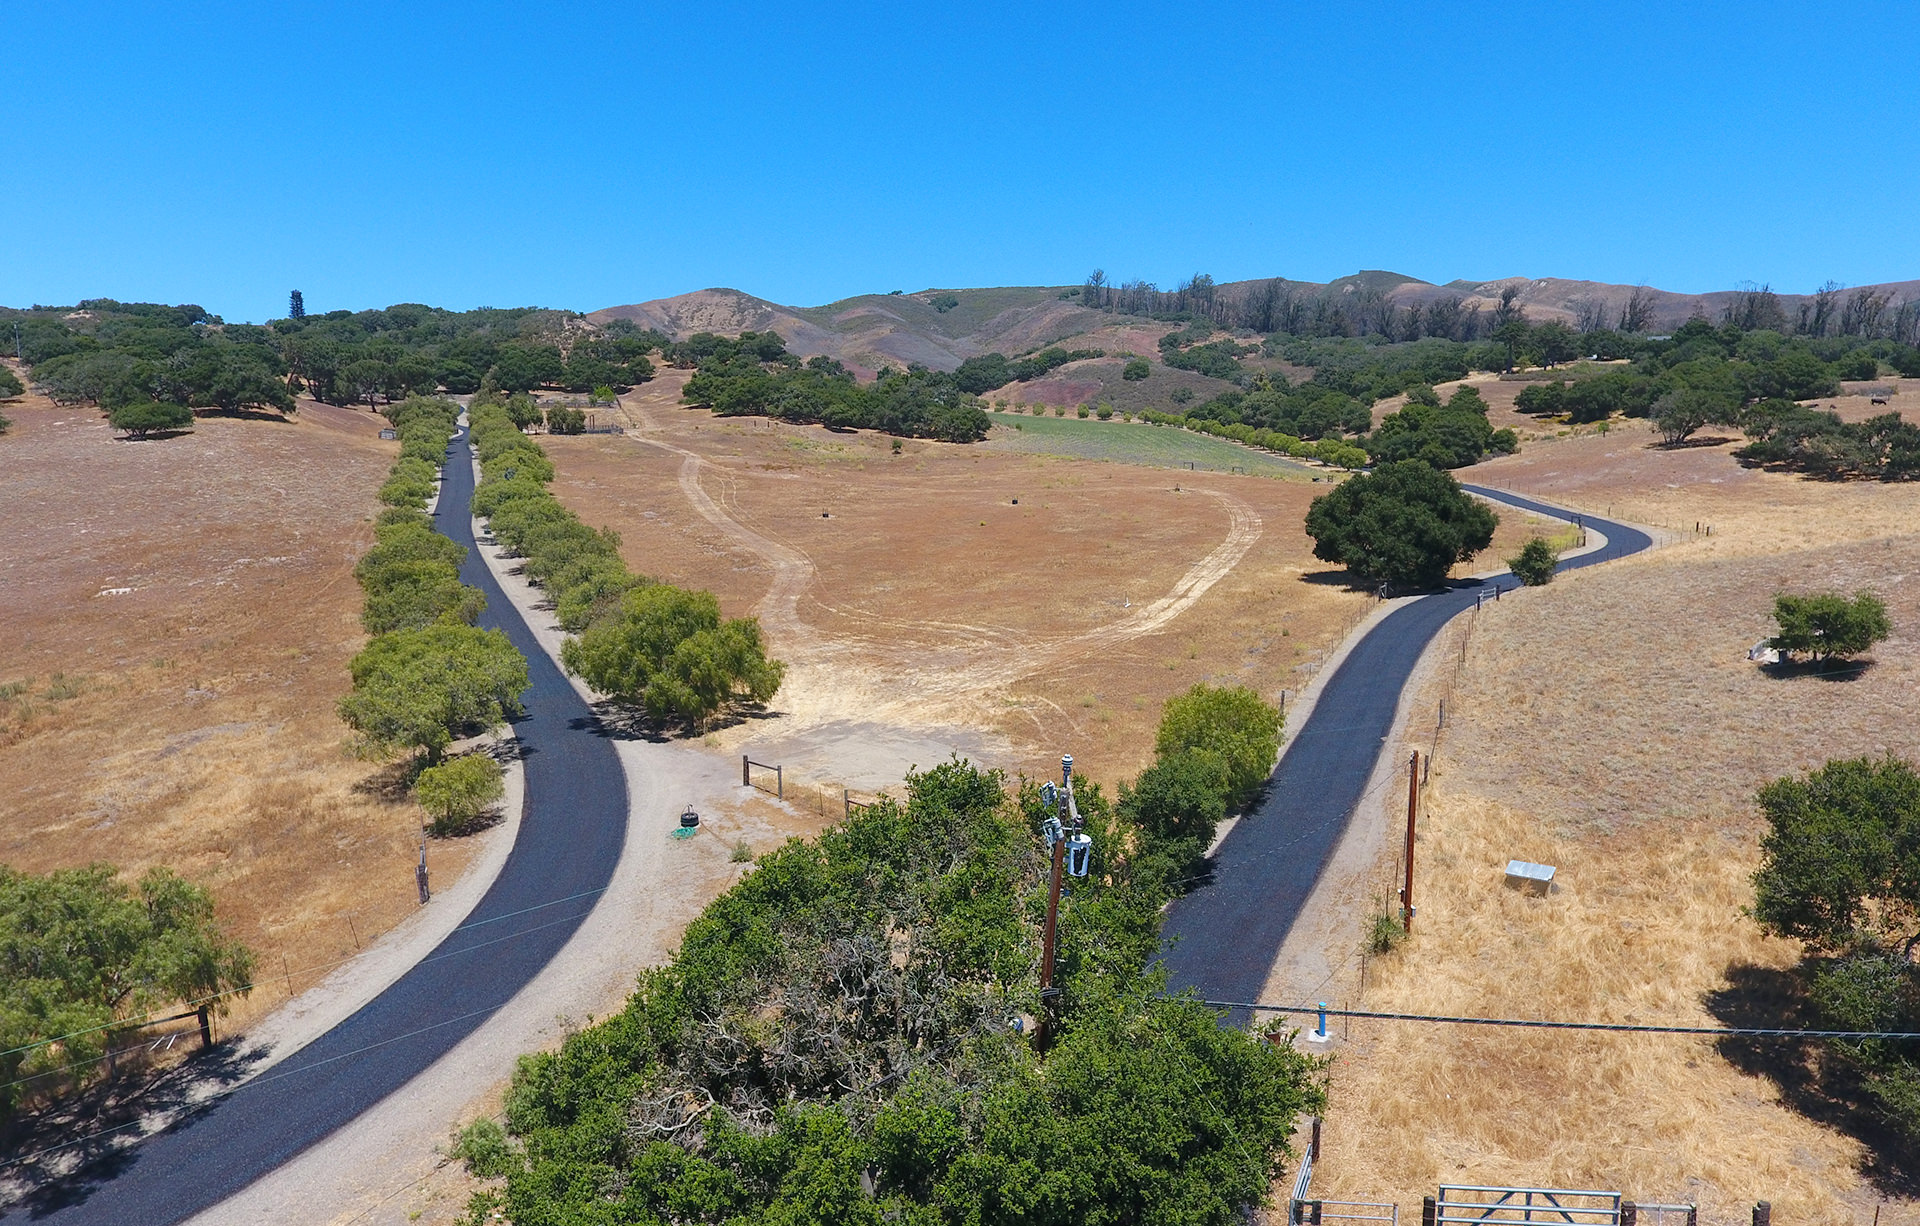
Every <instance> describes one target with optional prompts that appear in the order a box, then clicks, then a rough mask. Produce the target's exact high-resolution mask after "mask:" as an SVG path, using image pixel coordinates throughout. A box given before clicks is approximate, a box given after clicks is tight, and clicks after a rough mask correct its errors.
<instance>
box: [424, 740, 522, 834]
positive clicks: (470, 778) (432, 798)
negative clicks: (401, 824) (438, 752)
mask: <svg viewBox="0 0 1920 1226" xmlns="http://www.w3.org/2000/svg"><path fill="white" fill-rule="evenodd" d="M413 795H414V799H416V800H418V801H419V802H420V807H421V808H422V809H425V810H426V811H427V816H428V817H430V818H432V819H433V832H434V833H435V834H442V835H444V834H458V833H460V832H462V831H464V830H466V829H467V828H468V827H469V826H471V825H472V824H473V823H474V822H475V821H477V820H479V818H480V816H481V815H482V814H483V813H485V812H486V811H487V810H488V809H490V808H492V807H493V804H494V802H495V801H498V800H499V799H500V798H501V797H502V796H504V795H506V784H505V783H504V782H503V781H502V775H501V770H500V764H499V763H498V762H496V761H494V760H493V758H492V756H491V755H489V754H485V753H469V754H462V755H461V756H459V757H457V758H453V759H451V760H450V761H446V762H442V763H440V764H439V765H438V766H429V767H428V768H427V769H425V770H423V771H421V772H420V777H419V778H418V779H415V780H414V781H413Z"/></svg>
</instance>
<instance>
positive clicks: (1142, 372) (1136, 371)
mask: <svg viewBox="0 0 1920 1226" xmlns="http://www.w3.org/2000/svg"><path fill="white" fill-rule="evenodd" d="M1152 373H1153V367H1152V366H1151V365H1149V364H1148V362H1147V360H1146V359H1145V358H1133V359H1132V360H1130V361H1129V362H1128V363H1127V364H1126V365H1125V366H1122V367H1121V368H1120V377H1121V378H1122V379H1125V380H1126V381H1127V382H1129V383H1138V382H1139V381H1140V380H1142V379H1144V378H1146V377H1147V376H1148V375H1150V374H1152Z"/></svg>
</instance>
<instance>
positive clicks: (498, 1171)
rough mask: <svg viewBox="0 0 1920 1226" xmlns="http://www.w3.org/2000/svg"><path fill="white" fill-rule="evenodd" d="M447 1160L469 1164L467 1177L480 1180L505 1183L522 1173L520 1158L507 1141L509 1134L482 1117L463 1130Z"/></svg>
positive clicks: (449, 1150)
mask: <svg viewBox="0 0 1920 1226" xmlns="http://www.w3.org/2000/svg"><path fill="white" fill-rule="evenodd" d="M447 1156H448V1157H449V1158H452V1159H454V1160H455V1161H459V1162H465V1163H466V1164H467V1173H468V1174H470V1175H473V1176H475V1177H476V1178H479V1179H504V1178H506V1177H507V1176H508V1175H511V1174H513V1173H514V1172H515V1171H517V1170H519V1169H520V1166H521V1159H520V1155H519V1154H518V1153H517V1152H515V1151H514V1148H513V1146H512V1144H511V1143H510V1142H508V1140H507V1130H506V1129H504V1128H502V1127H501V1126H500V1125H499V1124H498V1123H497V1122H495V1121H494V1120H491V1119H488V1118H487V1117H486V1116H481V1117H480V1118H479V1119H477V1120H475V1121H474V1122H473V1123H471V1124H468V1125H467V1126H466V1127H465V1128H462V1129H461V1130H460V1133H459V1135H458V1136H456V1137H455V1138H454V1139H453V1146H452V1147H451V1148H450V1149H448V1150H447Z"/></svg>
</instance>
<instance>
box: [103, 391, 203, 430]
mask: <svg viewBox="0 0 1920 1226" xmlns="http://www.w3.org/2000/svg"><path fill="white" fill-rule="evenodd" d="M107 421H108V422H109V423H111V424H112V426H113V428H114V429H116V430H125V431H126V432H127V435H128V437H130V438H145V437H147V436H148V435H149V434H156V433H159V432H161V431H168V430H185V429H186V428H187V427H188V426H191V425H192V424H193V410H192V409H190V408H188V407H187V406H186V405H184V404H169V403H166V402H155V401H152V400H136V401H134V402H132V403H131V404H123V405H118V406H116V407H114V408H113V409H111V410H109V411H108V413H107Z"/></svg>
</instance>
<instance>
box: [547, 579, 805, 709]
mask: <svg viewBox="0 0 1920 1226" xmlns="http://www.w3.org/2000/svg"><path fill="white" fill-rule="evenodd" d="M560 658H561V661H562V662H563V663H564V664H565V665H566V666H567V670H568V671H569V672H572V673H574V674H576V675H577V676H579V677H581V678H583V679H585V680H586V682H587V684H589V685H591V686H593V687H594V688H595V689H597V690H601V691H603V692H604V693H607V694H611V695H614V696H615V697H617V698H621V699H624V700H626V701H628V702H634V703H638V704H640V705H641V706H643V707H645V708H646V710H647V713H648V714H649V715H650V716H652V717H653V718H654V719H658V720H668V719H676V720H679V721H681V722H683V723H685V724H688V725H690V726H696V727H697V726H699V725H701V724H704V723H705V722H706V721H707V720H708V719H710V718H712V717H713V716H714V715H716V714H718V713H719V712H720V711H722V710H725V709H727V708H729V707H732V706H736V705H738V704H742V703H759V702H765V701H766V700H767V699H769V698H771V697H773V695H774V692H775V691H776V690H778V689H779V688H780V678H781V675H782V674H783V673H784V672H785V670H786V666H785V665H784V664H782V663H780V662H779V661H778V660H769V659H768V658H767V654H766V645H765V644H764V643H763V642H762V641H761V637H760V623H759V622H758V621H757V620H755V619H753V618H750V617H743V618H735V619H733V620H732V621H726V622H723V621H721V618H720V603H719V601H717V600H715V599H714V597H713V593H711V592H690V591H686V590H684V589H682V588H677V587H672V586H670V585H668V584H664V583H655V584H649V585H646V586H644V587H637V588H634V589H633V590H631V591H629V592H627V593H626V595H625V596H624V597H623V598H622V599H621V603H620V607H619V610H618V612H617V613H615V614H613V615H611V616H608V617H606V618H603V619H602V620H600V621H599V622H597V623H595V624H594V625H592V626H589V627H588V628H587V629H586V631H585V632H584V633H582V634H581V635H580V637H578V638H575V639H569V640H567V643H566V645H565V646H564V647H563V648H562V649H561V656H560Z"/></svg>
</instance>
